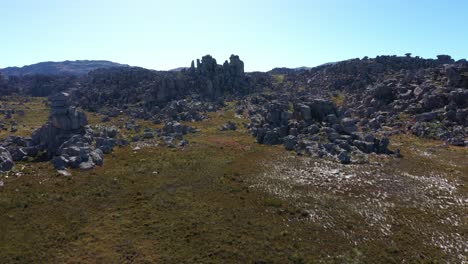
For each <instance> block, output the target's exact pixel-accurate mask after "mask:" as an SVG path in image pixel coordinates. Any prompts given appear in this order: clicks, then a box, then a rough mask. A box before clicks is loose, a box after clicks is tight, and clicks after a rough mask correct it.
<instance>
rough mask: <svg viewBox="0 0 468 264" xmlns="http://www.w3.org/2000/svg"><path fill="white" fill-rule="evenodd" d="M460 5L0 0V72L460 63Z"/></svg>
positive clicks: (464, 5)
mask: <svg viewBox="0 0 468 264" xmlns="http://www.w3.org/2000/svg"><path fill="white" fill-rule="evenodd" d="M467 14H468V1H465V0H445V1H444V0H441V1H432V0H425V1H423V0H392V1H390V0H284V1H280V0H269V1H268V0H232V1H227V0H226V1H224V0H185V1H183V0H172V1H168V0H165V1H162V0H161V1H159V0H154V1H150V0H127V1H123V0H77V1H71V0H70V1H65V0H64V1H62V0H55V1H53V0H37V1H36V0H14V1H13V0H0V25H1V33H0V68H3V67H6V66H22V65H26V64H32V63H36V62H40V61H62V60H76V59H105V60H112V61H116V62H120V63H126V64H130V65H135V66H142V67H146V68H150V69H158V70H167V69H172V68H176V67H181V66H189V65H190V61H191V60H192V59H196V58H199V57H201V56H203V55H205V54H211V55H213V56H214V57H215V58H216V59H217V60H218V63H222V62H223V61H224V60H225V59H227V58H228V57H229V55H231V54H238V55H240V57H241V59H242V60H243V61H244V62H245V64H246V70H249V71H253V70H269V69H271V68H273V67H277V66H285V67H298V66H315V65H319V64H322V63H325V62H331V61H338V60H345V59H350V58H357V57H364V56H371V57H374V56H376V55H382V54H390V55H393V54H396V55H402V54H404V53H406V52H411V53H413V54H414V55H419V56H423V57H435V56H436V55H438V54H450V55H452V57H454V58H455V59H461V58H466V57H468V56H467V55H468V54H467V53H468V15H467Z"/></svg>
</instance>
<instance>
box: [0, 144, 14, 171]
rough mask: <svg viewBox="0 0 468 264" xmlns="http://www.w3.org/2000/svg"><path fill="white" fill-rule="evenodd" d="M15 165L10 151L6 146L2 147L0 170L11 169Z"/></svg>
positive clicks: (0, 148)
mask: <svg viewBox="0 0 468 264" xmlns="http://www.w3.org/2000/svg"><path fill="white" fill-rule="evenodd" d="M14 165H15V164H14V163H13V158H12V157H11V154H10V152H9V151H8V150H7V149H6V148H4V147H0V172H5V171H9V170H11V169H12V168H13V166H14Z"/></svg>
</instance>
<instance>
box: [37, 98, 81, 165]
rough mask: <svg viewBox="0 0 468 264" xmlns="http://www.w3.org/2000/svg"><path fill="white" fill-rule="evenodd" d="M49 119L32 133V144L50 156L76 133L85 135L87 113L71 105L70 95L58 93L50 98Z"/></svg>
mask: <svg viewBox="0 0 468 264" xmlns="http://www.w3.org/2000/svg"><path fill="white" fill-rule="evenodd" d="M49 101H50V106H51V110H50V113H51V115H50V117H49V121H48V122H47V123H46V124H45V125H44V126H42V127H41V128H39V129H38V130H37V131H35V132H34V133H33V135H32V144H33V145H35V146H38V147H39V148H40V149H43V150H46V151H47V153H48V155H49V157H52V156H54V155H56V154H57V151H58V150H59V147H60V145H62V144H63V143H64V142H65V141H67V140H68V139H70V138H71V137H72V136H74V135H84V134H85V133H86V129H85V126H86V125H87V124H88V120H87V119H86V115H85V114H84V113H83V112H81V111H78V110H77V109H76V108H75V107H73V106H71V105H70V95H69V94H67V93H58V94H56V95H54V96H51V97H50V98H49Z"/></svg>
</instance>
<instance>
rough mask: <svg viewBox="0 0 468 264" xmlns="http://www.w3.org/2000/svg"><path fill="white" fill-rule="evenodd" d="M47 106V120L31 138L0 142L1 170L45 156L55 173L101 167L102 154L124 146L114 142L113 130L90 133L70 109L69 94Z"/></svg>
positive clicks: (58, 96)
mask: <svg viewBox="0 0 468 264" xmlns="http://www.w3.org/2000/svg"><path fill="white" fill-rule="evenodd" d="M49 102H50V116H49V119H48V121H47V123H46V124H44V125H43V126H42V127H41V128H39V129H38V130H36V131H35V132H34V133H33V135H32V137H31V138H23V137H15V136H12V137H8V138H7V139H5V140H4V141H3V142H2V144H1V145H2V146H3V147H1V150H5V151H2V159H1V160H2V161H1V162H2V168H5V169H11V167H10V166H11V164H12V162H13V161H26V160H28V159H29V158H36V157H37V156H38V155H39V154H40V153H44V154H45V157H46V158H48V159H51V160H52V164H53V165H54V167H55V168H56V169H57V170H64V169H66V168H80V169H82V170H88V169H92V168H94V167H95V166H96V165H98V166H100V165H102V164H103V162H104V153H110V152H112V150H113V148H114V147H115V146H116V145H125V143H124V142H123V141H122V140H117V139H116V137H117V135H118V129H117V128H116V127H102V128H100V129H98V130H96V131H93V130H92V129H91V128H90V127H89V126H88V121H87V119H86V115H85V114H84V112H82V111H79V110H78V109H77V108H76V107H74V106H72V105H71V102H70V95H69V94H68V93H59V94H56V95H54V96H51V97H50V98H49Z"/></svg>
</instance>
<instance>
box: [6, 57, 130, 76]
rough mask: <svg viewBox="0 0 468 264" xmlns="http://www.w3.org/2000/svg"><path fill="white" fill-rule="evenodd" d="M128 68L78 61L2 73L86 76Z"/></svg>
mask: <svg viewBox="0 0 468 264" xmlns="http://www.w3.org/2000/svg"><path fill="white" fill-rule="evenodd" d="M112 67H128V65H126V64H120V63H115V62H112V61H104V60H77V61H62V62H52V61H47V62H40V63H36V64H32V65H26V66H23V67H7V68H4V69H0V72H2V73H3V74H5V75H7V76H23V75H37V74H41V75H74V76H80V75H85V74H87V73H88V72H90V71H92V70H95V69H100V68H112Z"/></svg>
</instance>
